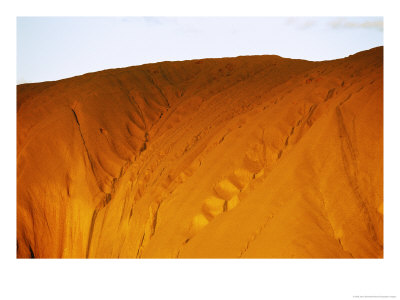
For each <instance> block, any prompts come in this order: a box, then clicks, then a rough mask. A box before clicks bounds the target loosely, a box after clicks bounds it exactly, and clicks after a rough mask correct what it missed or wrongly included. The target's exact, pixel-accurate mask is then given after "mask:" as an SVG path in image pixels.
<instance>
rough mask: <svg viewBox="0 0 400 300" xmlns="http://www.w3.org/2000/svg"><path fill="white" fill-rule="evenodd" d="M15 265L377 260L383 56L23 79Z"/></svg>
mask: <svg viewBox="0 0 400 300" xmlns="http://www.w3.org/2000/svg"><path fill="white" fill-rule="evenodd" d="M17 257H19V258H29V257H34V258H61V257H62V258H86V257H88V258H117V257H119V258H239V257H242V258H352V257H354V258H382V257H383V48H382V47H379V48H374V49H371V50H368V51H364V52H360V53H357V54H355V55H352V56H349V57H347V58H343V59H338V60H333V61H323V62H310V61H304V60H294V59H286V58H281V57H279V56H244V57H236V58H221V59H202V60H192V61H181V62H161V63H156V64H148V65H142V66H135V67H129V68H123V69H111V70H105V71H101V72H96V73H90V74H85V75H82V76H77V77H73V78H68V79H64V80H59V81H54V82H43V83H35V84H23V85H19V86H17Z"/></svg>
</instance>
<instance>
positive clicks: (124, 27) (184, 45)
mask: <svg viewBox="0 0 400 300" xmlns="http://www.w3.org/2000/svg"><path fill="white" fill-rule="evenodd" d="M382 45H383V18H382V17H18V18H17V84H20V83H26V82H41V81H50V80H58V79H62V78H67V77H72V76H76V75H81V74H84V73H88V72H94V71H100V70H104V69H110V68H121V67H128V66H133V65H141V64H145V63H153V62H160V61H166V60H169V61H177V60H187V59H199V58H211V57H234V56H239V55H263V54H276V55H279V56H282V57H287V58H301V59H307V60H328V59H335V58H342V57H345V56H348V55H351V54H354V53H356V52H359V51H362V50H367V49H370V48H373V47H377V46H382Z"/></svg>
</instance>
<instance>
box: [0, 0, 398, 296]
mask: <svg viewBox="0 0 400 300" xmlns="http://www.w3.org/2000/svg"><path fill="white" fill-rule="evenodd" d="M14 3H15V4H13V5H11V6H8V7H6V8H4V9H2V12H1V14H2V15H1V37H2V42H1V44H2V46H1V55H0V59H1V68H2V70H1V81H0V82H1V86H2V91H4V90H5V94H2V100H1V101H2V102H1V104H2V107H5V109H4V110H3V114H2V118H0V119H1V122H2V124H1V125H2V126H1V137H2V141H3V142H2V155H1V159H2V161H1V165H2V166H3V168H2V171H1V172H0V173H1V181H0V182H1V185H2V186H1V188H2V190H5V191H6V192H5V193H2V196H3V197H2V204H3V205H2V208H1V210H0V211H1V216H0V222H1V223H0V228H1V247H0V251H1V252H0V255H1V260H2V261H1V267H0V268H1V273H0V274H1V277H2V278H1V286H2V288H1V289H0V293H1V294H3V295H2V296H0V298H2V299H20V298H21V299H24V298H26V299H60V298H61V299H64V298H65V299H121V298H124V299H127V298H128V299H136V298H138V299H142V298H143V299H354V298H353V296H356V295H360V296H362V295H396V296H397V297H399V296H400V294H399V288H398V280H397V278H398V270H399V269H398V267H399V259H398V256H399V253H400V251H399V250H400V249H399V241H398V228H400V226H399V221H398V220H399V217H398V214H399V204H398V202H399V197H398V188H397V186H398V182H399V180H398V178H399V176H398V175H397V174H398V170H399V169H400V168H399V160H398V153H400V151H399V143H398V138H397V137H398V135H399V134H398V128H399V125H398V119H399V117H398V116H397V114H398V112H399V105H398V103H399V101H400V99H399V96H398V94H399V92H398V90H397V86H398V81H399V79H398V78H399V76H398V71H399V70H400V68H399V62H398V56H399V53H400V51H399V50H400V49H399V42H398V38H397V36H398V35H399V32H398V31H399V30H398V28H399V23H398V21H397V19H398V16H397V13H398V9H396V6H395V1H380V2H379V1H348V0H347V1H342V0H339V1H329V2H328V1H304V0H303V1H282V0H280V1H274V2H272V1H251V0H250V1H249V0H248V1H227V0H226V1H216V0H213V1H210V0H207V1H201V2H200V1H199V2H189V1H161V0H160V1H157V2H155V1H151V2H150V1H143V0H142V1H140V2H139V1H134V2H132V1H115V0H114V1H104V0H101V1H90V2H89V1H86V2H85V1H82V0H80V1H76V0H73V1H65V0H63V1H50V0H47V1H28V0H26V1H15V2H14ZM3 5H4V4H3ZM32 15H36V16H45V15H54V16H66V15H80V16H91V15H97V16H111V15H118V16H124V15H132V16H133V15H153V16H182V15H185V16H223V15H231V16H251V15H257V16H268V15H274V16H384V37H385V39H384V46H385V195H384V196H385V241H384V246H385V258H384V259H383V260H91V261H87V260H40V261H39V260H36V261H31V260H16V259H15V215H16V214H15V178H16V174H15V127H13V125H11V124H15V82H16V67H15V66H16V63H15V62H16V60H15V55H16V47H15V46H16V31H15V24H16V16H32Z"/></svg>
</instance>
